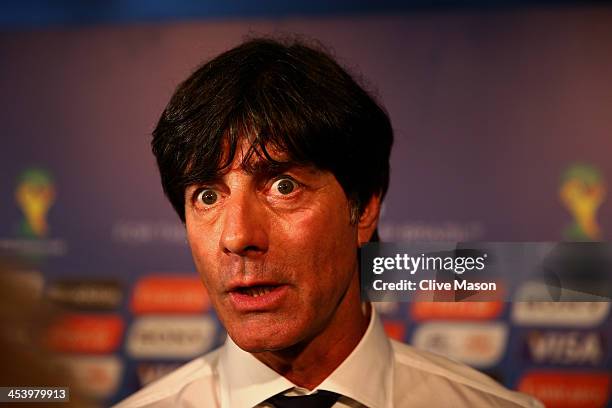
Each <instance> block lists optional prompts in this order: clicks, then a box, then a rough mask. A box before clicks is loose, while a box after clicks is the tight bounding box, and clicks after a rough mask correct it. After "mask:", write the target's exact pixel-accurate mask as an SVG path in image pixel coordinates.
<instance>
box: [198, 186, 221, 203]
mask: <svg viewBox="0 0 612 408" xmlns="http://www.w3.org/2000/svg"><path fill="white" fill-rule="evenodd" d="M217 199H218V195H217V192H216V191H215V190H212V189H210V188H206V189H204V190H202V191H200V192H199V193H198V197H197V198H196V200H197V201H198V202H200V203H202V204H204V205H213V204H214V203H216V202H217Z"/></svg>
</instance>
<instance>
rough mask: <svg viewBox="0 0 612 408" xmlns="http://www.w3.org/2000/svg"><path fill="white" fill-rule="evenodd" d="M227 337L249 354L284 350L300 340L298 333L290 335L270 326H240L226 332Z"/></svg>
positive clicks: (290, 333)
mask: <svg viewBox="0 0 612 408" xmlns="http://www.w3.org/2000/svg"><path fill="white" fill-rule="evenodd" d="M228 335H229V336H230V337H231V338H232V340H233V341H234V343H236V345H237V346H238V347H240V348H241V349H242V350H244V351H247V352H249V353H261V352H264V351H277V350H285V349H288V348H290V347H293V346H295V345H296V344H298V343H299V342H300V340H301V337H300V336H299V331H297V333H292V332H291V331H287V330H282V329H277V328H274V327H270V326H267V327H266V328H262V327H244V326H242V327H239V328H236V329H234V330H228Z"/></svg>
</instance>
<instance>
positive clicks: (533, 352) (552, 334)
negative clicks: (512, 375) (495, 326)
mask: <svg viewBox="0 0 612 408" xmlns="http://www.w3.org/2000/svg"><path fill="white" fill-rule="evenodd" d="M605 344H606V343H605V340H604V338H603V336H602V334H601V333H597V332H580V331H542V330H534V331H531V332H529V333H528V334H527V336H526V341H525V351H526V353H527V356H528V357H529V359H530V360H531V361H533V362H534V363H537V364H559V365H590V366H595V365H598V364H600V363H602V362H603V360H604V357H605V355H604V354H605V351H604V345H605Z"/></svg>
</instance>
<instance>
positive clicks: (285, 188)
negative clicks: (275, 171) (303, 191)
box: [272, 178, 297, 195]
mask: <svg viewBox="0 0 612 408" xmlns="http://www.w3.org/2000/svg"><path fill="white" fill-rule="evenodd" d="M296 186H297V183H296V182H295V181H293V180H291V179H290V178H282V179H279V180H277V181H275V182H274V184H273V185H272V189H273V190H275V191H278V192H279V193H281V194H282V195H287V194H291V192H293V190H295V187H296Z"/></svg>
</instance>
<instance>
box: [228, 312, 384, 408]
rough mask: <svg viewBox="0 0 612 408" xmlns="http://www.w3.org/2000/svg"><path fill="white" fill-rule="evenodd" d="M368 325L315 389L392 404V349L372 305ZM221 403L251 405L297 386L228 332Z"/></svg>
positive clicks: (376, 406) (239, 407)
mask: <svg viewBox="0 0 612 408" xmlns="http://www.w3.org/2000/svg"><path fill="white" fill-rule="evenodd" d="M371 309H372V312H371V317H370V323H369V325H368V328H367V330H366V332H365V334H364V335H363V337H362V338H361V340H360V341H359V344H357V347H355V349H354V350H353V351H352V352H351V354H349V356H348V357H347V358H346V359H345V360H344V361H343V362H342V363H341V364H340V365H339V366H338V368H336V370H334V372H333V373H332V374H331V375H330V376H329V377H327V378H326V379H325V380H324V381H323V382H322V383H321V384H320V385H319V386H318V387H317V388H316V389H317V390H327V391H333V392H337V393H338V394H341V395H344V396H346V397H348V398H351V399H353V400H356V401H358V402H360V403H361V404H364V405H366V406H368V407H370V408H386V407H388V406H391V405H390V404H391V400H390V398H391V395H393V394H392V390H391V387H392V383H393V381H392V379H393V351H392V349H391V344H390V342H389V339H388V338H387V336H386V334H385V332H384V329H383V325H382V322H381V321H380V318H379V317H378V315H377V314H376V312H375V310H374V308H371ZM219 382H220V388H221V390H220V391H221V392H220V396H221V406H222V407H232V408H233V407H236V408H251V407H254V406H256V405H257V404H259V403H261V402H263V401H265V400H266V399H268V398H269V397H271V396H273V395H276V394H278V393H281V392H284V391H287V390H289V389H291V388H294V387H296V385H295V384H293V383H292V382H291V381H289V380H287V379H286V378H285V377H283V376H282V375H280V374H278V373H277V372H276V371H274V370H272V369H271V368H269V367H268V366H266V365H265V364H263V363H262V362H260V361H259V360H257V359H256V358H255V357H254V356H253V355H252V354H250V353H248V352H246V351H244V350H242V349H240V348H239V347H238V346H237V345H236V344H235V343H234V342H233V341H232V339H231V338H230V337H229V336H228V337H227V340H226V342H225V346H224V347H223V350H222V352H221V355H220V360H219Z"/></svg>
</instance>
